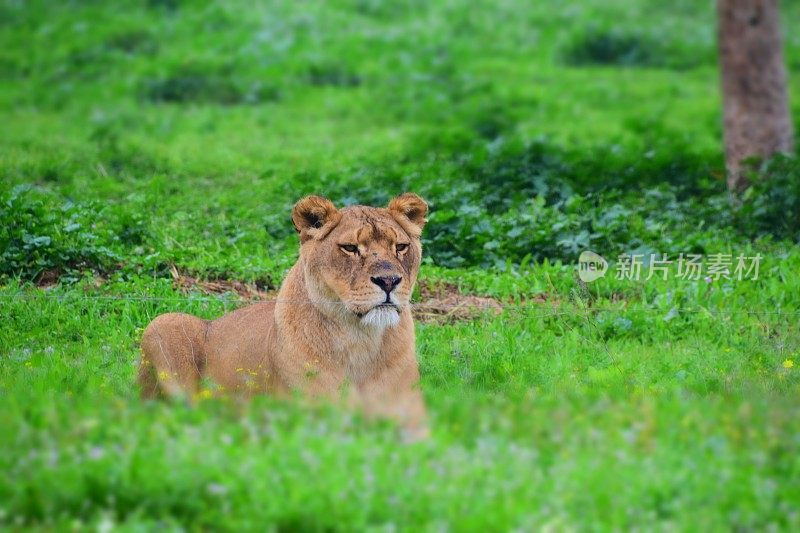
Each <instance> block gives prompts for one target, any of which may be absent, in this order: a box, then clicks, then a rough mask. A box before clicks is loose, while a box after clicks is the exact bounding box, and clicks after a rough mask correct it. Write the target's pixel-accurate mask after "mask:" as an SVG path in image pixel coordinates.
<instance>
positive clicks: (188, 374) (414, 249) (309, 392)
mask: <svg viewBox="0 0 800 533" xmlns="http://www.w3.org/2000/svg"><path fill="white" fill-rule="evenodd" d="M426 213H427V205H426V204H425V202H424V201H423V200H422V199H421V198H419V197H418V196H416V195H414V194H409V193H407V194H403V195H401V196H399V197H397V198H395V199H394V200H392V202H391V203H390V204H389V207H388V208H373V207H365V206H352V207H347V208H344V209H341V210H338V209H336V207H335V206H334V205H333V204H332V203H331V202H330V201H328V200H326V199H324V198H321V197H318V196H309V197H306V198H304V199H302V200H300V201H299V202H298V203H297V204H296V205H295V207H294V209H293V211H292V221H293V222H294V225H295V227H296V228H297V231H298V233H299V234H300V242H301V246H300V257H299V259H298V261H297V263H296V264H295V265H294V267H292V269H291V270H290V271H289V273H288V275H287V276H286V279H285V280H284V282H283V285H282V286H281V289H280V291H279V293H278V298H277V300H276V301H275V302H266V303H259V304H255V305H251V306H248V307H245V308H242V309H239V310H237V311H234V312H232V313H228V314H226V315H224V316H222V317H220V318H218V319H216V320H212V321H206V320H202V319H200V318H197V317H195V316H192V315H187V314H182V313H169V314H165V315H161V316H159V317H157V318H156V319H155V320H153V321H152V322H151V323H150V325H148V326H147V328H146V329H145V332H144V335H143V337H142V360H141V364H140V369H139V383H140V386H141V388H142V394H143V396H145V397H155V396H160V395H164V394H165V395H167V396H186V397H187V398H189V399H193V398H196V397H197V395H198V394H201V393H203V391H202V390H201V383H202V382H203V381H204V380H208V381H210V382H213V384H214V386H215V387H216V390H217V391H218V392H220V391H221V392H222V393H231V394H235V395H245V396H246V395H250V394H253V393H269V394H276V395H283V396H285V395H288V394H290V393H292V392H295V391H298V392H300V393H302V394H304V395H306V396H308V397H312V398H323V399H327V400H332V401H339V400H343V401H345V402H346V403H348V404H355V405H357V406H359V407H361V408H362V409H363V410H364V411H365V412H366V413H367V414H368V415H372V416H386V417H390V418H392V419H395V420H397V421H399V422H400V423H401V424H402V426H403V428H404V429H405V430H406V431H407V433H408V435H409V436H410V437H412V438H418V437H420V436H423V435H424V434H425V433H426V431H427V429H426V423H425V406H424V403H423V399H422V394H421V392H420V391H419V389H418V381H419V372H418V369H417V359H416V354H415V348H414V344H415V341H414V324H413V321H412V317H411V311H410V309H409V298H410V296H411V292H412V290H413V288H414V284H415V283H416V278H417V273H418V271H419V265H420V260H421V257H422V246H421V244H420V240H419V236H420V233H421V231H422V227H423V226H424V224H425V215H426ZM398 244H399V245H401V248H402V245H404V244H406V245H408V246H407V247H406V249H404V250H403V249H398V247H397V246H398ZM343 245H344V246H345V248H343V247H342V246H343ZM349 245H356V246H357V247H358V250H357V252H355V251H348V250H347V249H346V248H347V247H348V246H349ZM380 276H389V277H391V276H399V277H401V280H400V281H399V284H397V286H396V288H394V289H393V290H391V291H390V292H387V291H386V290H385V289H384V288H381V286H379V285H378V284H377V282H376V281H373V280H372V279H371V278H376V279H377V278H379V277H380ZM384 279H389V278H384ZM387 299H389V300H390V302H391V303H392V304H393V305H392V304H385V301H386V300H387ZM382 303H384V304H385V305H383V306H381V304H382Z"/></svg>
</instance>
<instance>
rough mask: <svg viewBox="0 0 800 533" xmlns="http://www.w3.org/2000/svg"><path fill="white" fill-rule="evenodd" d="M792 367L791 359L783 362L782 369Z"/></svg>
mask: <svg viewBox="0 0 800 533" xmlns="http://www.w3.org/2000/svg"><path fill="white" fill-rule="evenodd" d="M793 366H794V361H792V360H791V359H787V360H786V361H784V362H783V368H792V367H793Z"/></svg>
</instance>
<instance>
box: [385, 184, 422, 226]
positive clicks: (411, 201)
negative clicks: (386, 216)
mask: <svg viewBox="0 0 800 533" xmlns="http://www.w3.org/2000/svg"><path fill="white" fill-rule="evenodd" d="M389 211H390V212H391V213H392V214H393V215H394V217H395V220H397V221H398V222H399V223H400V224H401V225H402V226H403V227H404V228H406V224H407V222H406V221H408V222H410V223H411V224H413V227H414V228H416V231H412V232H411V233H413V234H414V236H415V237H419V235H420V233H422V228H423V226H425V222H427V220H425V215H427V214H428V204H426V203H425V200H423V199H422V198H420V197H419V196H417V195H416V194H414V193H411V192H407V193H403V194H401V195H400V196H398V197H397V198H395V199H394V200H392V201H391V202H389ZM406 230H407V231H408V228H406Z"/></svg>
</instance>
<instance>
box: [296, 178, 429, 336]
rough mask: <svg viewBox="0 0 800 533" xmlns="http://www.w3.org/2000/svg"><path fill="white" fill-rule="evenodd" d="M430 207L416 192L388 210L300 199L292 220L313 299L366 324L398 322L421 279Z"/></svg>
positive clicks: (387, 324)
mask: <svg viewBox="0 0 800 533" xmlns="http://www.w3.org/2000/svg"><path fill="white" fill-rule="evenodd" d="M427 210H428V206H427V204H425V202H424V201H423V200H422V199H421V198H419V197H418V196H416V195H414V194H404V195H401V196H399V197H397V198H395V199H394V200H392V202H390V204H389V206H388V207H387V208H375V207H366V206H352V207H347V208H344V209H341V210H337V209H336V207H334V205H333V204H332V203H331V202H330V201H328V200H326V199H324V198H320V197H318V196H309V197H307V198H304V199H302V200H300V201H299V202H298V203H297V204H296V205H295V207H294V210H293V212H292V220H293V221H294V224H295V227H296V228H297V229H298V231H299V232H300V240H301V243H302V244H301V249H300V254H301V258H302V260H303V262H304V266H305V277H306V285H307V287H308V289H309V293H310V295H311V297H312V299H320V300H322V301H323V302H326V303H334V304H337V305H338V307H339V308H340V309H341V310H343V311H344V313H345V314H349V315H351V316H352V317H353V318H355V319H357V320H359V321H360V322H361V323H362V324H364V325H368V326H393V325H396V324H397V323H398V322H399V320H400V310H401V309H402V308H403V307H405V306H407V305H408V303H409V300H410V298H411V291H412V290H413V288H414V284H415V283H416V280H417V273H418V271H419V265H420V261H421V258H422V246H421V244H420V239H419V237H420V233H421V231H422V226H423V225H424V224H425V214H426V213H427Z"/></svg>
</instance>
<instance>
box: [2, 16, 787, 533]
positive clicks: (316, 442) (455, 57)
mask: <svg viewBox="0 0 800 533" xmlns="http://www.w3.org/2000/svg"><path fill="white" fill-rule="evenodd" d="M783 4H784V5H783V6H782V8H783V17H784V22H785V23H786V24H787V27H789V26H791V24H792V23H794V22H795V21H797V20H800V12H798V5H797V4H796V3H793V2H784V3H783ZM0 24H2V31H0V45H2V46H0V72H2V74H3V75H2V79H0V112H1V113H2V120H3V124H4V127H3V133H2V135H0V176H2V183H1V184H0V227H2V232H0V316H2V317H3V320H2V321H0V397H1V398H2V405H3V409H2V410H0V428H2V431H0V472H2V473H3V475H2V476H0V527H10V528H15V527H33V528H42V529H48V528H54V529H68V528H76V529H78V528H82V527H86V526H87V525H92V526H102V527H106V526H109V525H118V526H122V527H126V528H130V529H132V530H149V529H155V528H160V527H164V526H168V527H173V528H178V527H181V526H182V527H187V528H190V529H231V530H240V529H242V528H243V527H249V528H254V529H261V528H263V526H265V525H269V526H271V527H273V528H274V529H277V530H295V529H314V530H335V529H343V530H351V529H393V528H409V529H419V528H423V529H455V530H477V529H486V528H491V529H507V528H513V527H516V528H520V529H526V530H527V529H534V528H551V529H559V530H561V529H578V528H580V529H597V530H608V529H619V528H630V527H636V526H638V527H642V528H650V527H658V528H663V529H669V528H676V529H698V528H704V529H731V528H736V529H756V528H758V529H761V528H768V527H772V528H776V529H786V530H791V529H796V528H797V527H798V525H800V524H798V522H800V514H798V513H799V512H800V511H798V508H797V502H798V501H800V489H798V487H800V459H798V457H800V453H798V452H800V423H799V422H798V417H797V415H796V409H797V398H798V392H800V381H798V380H799V379H800V378H798V371H799V370H798V369H800V366H795V365H799V364H800V351H799V350H800V331H798V319H800V281H799V279H800V278H798V275H797V273H798V272H799V271H800V253H799V252H798V249H797V246H796V244H797V242H798V240H800V218H798V217H797V216H794V214H795V213H796V212H797V208H798V202H800V192H798V184H799V183H800V167H799V166H798V163H797V161H796V160H793V159H790V158H783V159H778V160H775V161H773V162H771V163H769V164H768V165H765V166H763V167H754V169H755V170H754V179H755V180H756V186H755V187H753V189H752V192H750V193H749V194H750V197H749V198H748V199H747V200H748V201H747V202H746V204H745V207H743V208H742V209H741V210H738V211H732V210H731V209H730V205H729V203H728V198H727V196H726V194H725V192H724V184H723V180H722V156H721V146H720V137H721V131H720V111H719V109H720V102H719V97H718V93H717V72H716V66H715V63H716V57H715V48H714V13H713V9H712V6H711V5H710V4H708V5H707V4H699V3H697V2H691V1H681V2H672V3H662V2H652V1H647V0H637V1H621V0H620V1H611V2H608V1H607V2H595V1H594V0H583V1H581V2H573V3H568V4H564V3H561V2H554V1H547V2H539V3H536V4H535V5H530V6H521V5H520V4H519V3H517V2H503V1H500V2H496V1H495V2H471V3H469V5H467V4H466V3H462V2H455V1H449V0H441V1H436V2H421V1H416V0H406V1H403V2H381V1H375V0H356V1H344V0H342V1H335V2H306V3H302V4H295V3H265V4H260V5H256V6H253V5H251V4H249V3H244V2H239V1H233V0H230V1H221V2H179V1H149V2H128V3H124V4H115V5H114V6H111V5H107V4H104V3H99V2H97V3H94V2H89V3H70V2H66V3H57V4H55V3H49V2H30V3H24V4H22V3H13V2H11V3H6V4H3V5H2V6H1V7H0ZM786 51H787V61H788V63H789V65H790V69H791V68H794V67H796V66H797V65H798V64H800V63H798V62H799V61H800V36H799V35H797V34H796V32H794V33H792V32H788V31H787V32H786ZM798 87H800V86H798V82H797V80H793V81H792V87H791V94H792V95H800V89H798ZM792 101H793V104H794V106H795V110H796V111H797V109H798V108H797V105H798V102H799V101H800V98H793V99H792ZM795 116H798V114H797V112H795ZM403 190H414V191H416V192H419V193H420V194H422V195H423V196H425V197H426V198H427V199H428V200H429V201H430V203H431V208H432V211H431V215H430V217H429V218H430V221H429V224H428V226H427V227H426V235H425V243H424V244H425V250H426V254H427V259H426V263H425V265H424V266H423V270H422V275H421V280H422V283H423V284H424V286H425V288H426V290H431V291H433V290H434V289H435V287H437V286H444V287H448V290H451V289H452V287H457V288H458V290H459V291H460V292H461V293H463V294H471V295H480V296H486V297H491V298H494V299H495V300H496V301H497V302H499V303H500V304H501V305H502V306H503V311H502V313H500V314H499V315H497V314H494V313H487V314H486V315H485V316H483V317H481V318H479V319H475V320H471V321H459V322H445V323H442V322H441V321H435V322H430V323H428V322H426V323H421V324H419V327H418V352H419V357H420V363H421V367H422V373H423V383H422V386H423V389H424V391H425V395H426V399H427V401H428V403H429V407H430V412H431V418H432V424H433V428H434V431H433V437H432V438H431V440H430V441H428V442H424V443H420V444H416V445H413V446H402V445H400V444H398V442H397V439H396V436H395V434H394V430H393V428H391V427H390V426H384V425H380V424H378V425H376V424H367V423H365V422H363V421H362V420H360V419H359V418H358V417H357V416H354V415H352V414H347V413H341V412H337V411H335V410H333V409H320V410H316V411H309V410H307V409H300V408H297V407H294V406H291V405H285V404H281V403H277V402H274V401H271V400H269V399H266V398H262V399H259V400H257V401H256V402H254V403H253V404H252V405H250V406H248V407H246V408H241V407H239V406H233V405H229V404H227V403H226V402H224V401H216V400H214V401H206V402H203V403H202V404H201V405H200V406H199V407H198V408H195V409H189V408H186V407H184V406H181V405H165V404H155V405H149V404H143V403H141V402H140V401H139V400H138V397H137V393H136V389H135V386H134V384H133V381H134V369H135V363H136V359H137V357H138V353H137V342H138V335H139V333H140V332H141V329H142V328H143V327H144V325H146V324H147V322H148V321H149V320H150V319H151V318H153V317H154V316H155V315H157V314H158V313H161V312H166V311H174V310H182V311H186V312H193V313H196V314H198V315H200V316H204V317H209V318H210V317H214V316H218V315H219V314H220V313H222V312H224V311H226V310H230V309H233V308H234V307H236V306H239V305H243V304H244V303H245V302H244V301H243V300H242V299H240V297H239V296H238V295H237V294H235V293H234V292H230V293H226V294H223V295H217V296H214V295H208V294H205V293H200V292H199V291H197V290H192V289H189V290H188V291H187V289H186V287H183V288H181V287H176V286H175V283H174V280H173V272H174V271H180V272H181V273H183V274H185V275H186V276H191V277H192V278H195V279H197V280H236V281H238V282H243V283H247V284H249V285H248V286H251V287H255V288H256V289H257V291H267V292H268V291H269V290H271V289H274V288H275V287H277V286H278V285H279V284H280V281H281V279H282V277H283V275H284V272H285V271H286V269H287V268H288V267H289V266H290V265H291V264H292V262H293V261H294V259H295V257H296V248H297V242H296V237H295V236H294V233H293V230H292V227H291V223H290V221H289V217H288V213H289V209H290V207H291V205H292V203H293V202H294V201H295V200H296V199H297V198H298V197H299V196H301V195H303V194H306V193H312V192H313V193H324V194H327V195H329V196H330V197H331V198H332V199H334V200H335V201H336V202H337V203H339V204H349V203H355V202H358V203H372V204H381V203H384V202H386V201H387V200H388V199H389V198H390V197H391V196H393V195H394V194H396V193H398V192H401V191H403ZM584 249H592V250H595V251H596V252H599V253H601V254H602V255H604V256H605V257H606V258H608V259H615V258H616V257H617V255H618V254H620V253H622V252H626V253H629V254H633V253H639V254H645V255H647V254H650V253H668V254H671V255H672V256H673V257H674V256H677V254H679V253H681V252H683V253H690V252H691V253H700V254H705V256H706V257H709V256H710V255H711V254H715V253H724V254H732V255H733V256H734V257H735V256H736V255H739V254H743V255H746V256H755V255H757V254H760V255H762V256H763V258H764V259H763V262H762V264H761V269H760V275H759V278H758V279H757V280H743V281H738V280H735V279H734V280H727V279H724V278H720V279H713V277H709V278H708V279H704V278H706V276H701V278H700V279H697V280H686V279H678V278H677V275H676V274H677V272H675V266H676V265H673V271H672V274H671V275H670V276H669V279H667V280H662V279H660V278H659V276H656V277H653V278H651V279H649V280H644V279H642V280H641V281H638V282H636V281H632V280H624V279H623V280H618V279H615V277H614V275H613V273H614V272H613V269H614V266H613V265H612V270H611V271H610V272H609V274H608V275H607V276H606V277H604V278H602V279H601V280H598V281H596V282H593V283H591V284H585V283H582V282H580V281H579V280H578V278H577V276H576V271H575V263H576V261H577V257H578V254H579V253H580V251H582V250H584ZM225 286H227V285H225ZM42 287H47V288H46V289H43V288H42ZM434 292H435V291H434ZM423 296H424V295H423V294H420V295H419V297H420V298H422V297H423Z"/></svg>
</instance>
